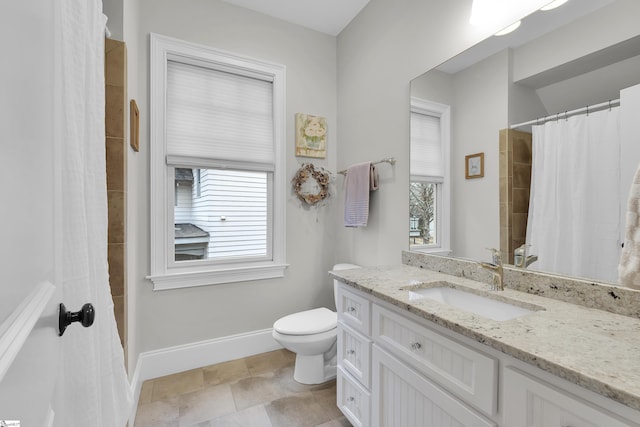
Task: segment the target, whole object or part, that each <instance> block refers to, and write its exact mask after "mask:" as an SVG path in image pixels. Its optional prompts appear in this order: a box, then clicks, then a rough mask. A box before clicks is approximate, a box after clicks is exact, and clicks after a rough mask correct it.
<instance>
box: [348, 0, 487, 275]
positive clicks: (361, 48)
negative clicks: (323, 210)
mask: <svg viewBox="0 0 640 427" xmlns="http://www.w3.org/2000/svg"><path fill="white" fill-rule="evenodd" d="M471 3H472V2H471V0H457V1H448V2H443V1H435V0H423V1H413V0H394V1H388V0H371V1H370V3H369V4H368V5H367V7H366V8H365V9H364V10H363V11H362V12H361V13H360V14H359V15H358V16H357V17H356V18H355V19H354V20H353V21H352V22H351V23H350V24H349V26H348V27H347V28H346V29H345V30H344V31H343V32H342V33H340V35H339V36H338V106H339V108H338V113H339V115H338V135H339V137H340V143H339V145H338V167H339V168H340V169H343V168H345V167H347V166H348V165H350V164H352V163H357V162H362V161H366V160H373V161H375V160H378V159H381V158H384V157H389V156H393V157H395V158H396V159H397V164H396V165H395V167H391V166H389V165H381V166H380V167H379V168H378V171H379V173H380V189H379V190H378V191H377V192H375V193H374V194H373V196H372V201H371V206H370V211H371V212H370V217H369V225H368V226H367V227H366V228H361V229H346V228H342V229H341V230H339V231H338V233H337V236H338V242H339V244H338V246H337V249H336V250H337V253H338V257H339V258H340V259H343V260H346V261H350V262H354V263H356V264H361V265H375V264H383V265H385V264H386V265H388V264H397V263H399V262H400V252H401V250H403V249H408V245H409V240H408V235H407V227H408V222H409V218H408V215H409V214H408V208H405V206H408V203H409V194H408V187H409V173H408V170H409V96H410V90H409V82H410V81H411V80H412V79H413V78H414V77H416V76H418V75H421V74H422V73H423V72H425V71H427V70H429V69H431V68H433V67H435V66H436V65H438V64H440V63H442V62H444V61H445V60H446V59H449V58H451V57H453V56H455V55H456V54H458V53H460V52H461V51H463V50H464V49H466V48H468V47H470V46H472V45H473V44H475V43H476V42H477V41H479V40H481V39H482V38H484V36H485V35H486V34H482V33H480V32H479V31H478V30H475V29H474V28H473V27H471V25H470V24H469V23H468V21H469V16H470V12H471ZM468 154H469V153H468ZM454 155H455V153H454ZM454 160H455V161H454V162H453V165H454V168H453V170H452V173H453V174H454V175H455V174H459V173H460V170H459V168H460V167H462V168H464V163H463V162H461V161H459V159H454ZM456 167H457V169H456ZM462 173H463V177H464V169H463V172H462ZM496 182H497V181H496ZM496 187H497V184H496ZM453 191H454V194H455V191H456V189H455V188H453ZM496 191H497V189H496ZM341 208H342V206H341ZM496 209H497V204H496ZM496 212H497V211H496ZM496 215H497V213H496ZM497 220H498V218H497V216H496V221H497ZM338 226H341V224H338ZM496 230H497V228H496ZM497 239H498V237H497V234H496V240H497ZM482 247H484V246H482Z"/></svg>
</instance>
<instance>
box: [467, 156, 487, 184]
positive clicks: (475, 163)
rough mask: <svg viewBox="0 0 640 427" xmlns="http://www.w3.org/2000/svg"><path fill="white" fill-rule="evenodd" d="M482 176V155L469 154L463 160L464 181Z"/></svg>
mask: <svg viewBox="0 0 640 427" xmlns="http://www.w3.org/2000/svg"><path fill="white" fill-rule="evenodd" d="M483 176H484V153H476V154H469V155H468V156H465V158H464V177H465V178H466V179H474V178H482V177H483Z"/></svg>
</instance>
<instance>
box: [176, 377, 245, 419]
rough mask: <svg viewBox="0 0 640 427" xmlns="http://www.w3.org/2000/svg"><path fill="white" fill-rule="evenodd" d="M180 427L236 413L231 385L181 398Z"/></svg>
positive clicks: (219, 386)
mask: <svg viewBox="0 0 640 427" xmlns="http://www.w3.org/2000/svg"><path fill="white" fill-rule="evenodd" d="M179 408H180V412H179V417H180V427H186V426H190V425H194V424H197V423H200V422H203V421H207V420H212V419H214V418H218V417H221V416H224V415H228V414H232V413H234V412H236V405H235V403H234V402H233V395H232V394H231V388H230V387H229V384H222V385H217V386H213V387H207V388H204V389H202V390H198V391H194V392H191V393H186V394H183V395H181V396H180V397H179Z"/></svg>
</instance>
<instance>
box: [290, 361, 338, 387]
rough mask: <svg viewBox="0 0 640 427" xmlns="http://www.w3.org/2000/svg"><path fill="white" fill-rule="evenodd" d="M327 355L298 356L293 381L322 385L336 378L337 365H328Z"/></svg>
mask: <svg viewBox="0 0 640 427" xmlns="http://www.w3.org/2000/svg"><path fill="white" fill-rule="evenodd" d="M324 357H325V355H323V354H316V355H313V356H304V355H301V354H296V365H295V368H294V371H293V379H294V380H296V381H297V382H299V383H301V384H322V383H325V382H327V381H329V380H332V379H334V378H335V377H336V366H335V364H331V363H330V364H326V363H325V360H324Z"/></svg>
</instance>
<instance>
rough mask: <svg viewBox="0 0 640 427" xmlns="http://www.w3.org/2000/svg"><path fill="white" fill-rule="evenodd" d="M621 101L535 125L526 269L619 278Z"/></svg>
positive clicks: (603, 279)
mask: <svg viewBox="0 0 640 427" xmlns="http://www.w3.org/2000/svg"><path fill="white" fill-rule="evenodd" d="M618 113H619V108H613V109H610V110H609V109H606V110H602V111H598V112H591V113H589V114H582V115H578V116H572V117H569V118H568V119H559V120H556V121H550V122H547V123H545V124H544V125H539V126H533V169H532V177H531V198H530V205H529V218H528V224H527V243H528V244H530V245H531V247H530V248H529V253H530V254H535V255H538V261H537V262H536V263H534V264H532V265H531V267H530V268H531V269H536V270H540V271H553V272H556V273H560V274H567V275H572V276H578V277H585V278H592V279H598V280H602V281H606V282H610V283H615V282H616V281H617V268H618V259H619V255H620V252H619V247H620V246H619V244H620V232H621V225H620V206H621V204H620V202H621V200H620V135H619V127H618V115H619V114H618Z"/></svg>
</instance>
